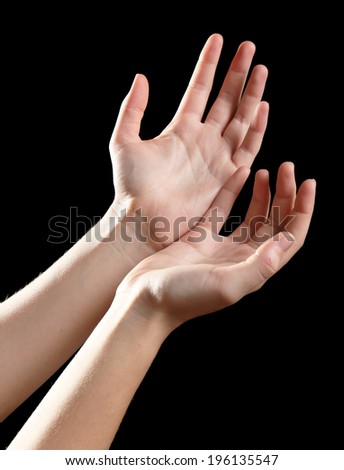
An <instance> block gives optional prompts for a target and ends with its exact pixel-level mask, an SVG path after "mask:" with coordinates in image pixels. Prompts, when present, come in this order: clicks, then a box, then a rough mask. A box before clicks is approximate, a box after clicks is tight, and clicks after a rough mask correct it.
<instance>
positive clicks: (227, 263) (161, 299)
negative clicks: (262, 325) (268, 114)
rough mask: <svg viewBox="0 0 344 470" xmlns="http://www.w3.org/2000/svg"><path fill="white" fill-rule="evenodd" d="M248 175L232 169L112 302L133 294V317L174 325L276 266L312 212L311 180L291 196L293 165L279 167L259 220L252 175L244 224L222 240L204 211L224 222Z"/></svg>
mask: <svg viewBox="0 0 344 470" xmlns="http://www.w3.org/2000/svg"><path fill="white" fill-rule="evenodd" d="M248 174H249V170H248V169H247V168H245V167H242V168H240V169H239V170H238V171H237V172H236V173H235V174H234V175H233V176H232V178H231V180H230V181H229V182H228V184H227V185H226V186H225V187H224V188H223V190H221V192H220V193H219V195H218V197H217V199H216V200H215V201H214V203H213V205H212V208H210V210H209V211H208V213H207V214H206V216H205V218H204V219H203V220H202V221H201V222H200V223H199V224H198V225H197V226H196V227H195V228H194V229H193V230H191V231H190V232H189V233H187V234H185V235H184V236H183V237H182V238H181V239H180V240H179V241H177V242H174V243H173V244H172V245H170V246H168V247H167V248H165V249H163V250H162V251H159V252H158V253H155V254H153V255H152V256H150V257H149V258H146V259H145V260H143V261H142V262H141V263H140V264H139V265H137V266H136V267H135V268H134V269H133V270H132V271H131V272H130V273H129V274H128V275H127V277H126V278H125V279H124V281H123V282H122V284H121V285H120V287H119V289H118V291H117V295H116V298H117V299H119V301H120V302H121V298H122V299H125V298H132V297H133V295H134V296H135V297H136V298H138V299H140V301H141V306H142V305H144V308H139V311H140V312H141V314H142V312H147V315H149V316H150V317H151V315H155V316H158V317H160V318H163V321H164V322H167V323H168V324H170V325H171V327H172V328H174V327H176V326H178V325H180V324H181V323H183V322H185V321H187V320H189V319H191V318H194V317H197V316H199V315H202V314H206V313H209V312H213V311H216V310H219V309H221V308H224V307H226V306H229V305H232V304H233V303H235V302H237V301H238V300H240V299H241V298H242V297H243V296H245V295H247V294H249V293H251V292H253V291H255V290H257V289H259V288H260V287H261V286H262V285H263V284H264V283H265V282H266V281H267V280H268V279H269V278H270V277H271V276H273V275H274V274H275V273H276V272H277V271H278V270H279V269H281V268H282V267H283V266H284V265H285V264H286V263H287V262H288V261H289V260H290V259H291V258H292V257H293V256H294V255H295V253H296V252H297V251H298V250H299V248H300V247H301V246H302V244H303V242H304V240H305V237H306V234H307V232H308V228H309V224H310V221H311V217H312V212H313V207H314V199H315V182H314V180H306V181H304V182H303V184H302V185H301V187H300V188H299V190H298V192H297V195H296V183H295V176H294V166H293V164H292V163H284V164H282V165H281V167H280V169H279V173H278V177H277V185H276V195H275V197H274V200H273V203H272V209H271V211H270V215H269V218H268V219H266V217H267V214H268V212H269V206H270V190H269V176H268V172H267V171H266V170H260V171H259V172H258V173H257V174H256V178H255V184H254V190H253V196H252V199H251V203H250V206H249V209H248V212H247V215H246V218H245V221H244V222H243V223H242V224H241V225H240V227H238V228H237V229H236V230H235V231H234V232H233V233H232V234H231V235H230V236H229V237H220V236H219V235H218V230H219V229H220V225H218V227H214V224H212V223H211V220H210V216H211V215H212V214H214V213H213V212H212V211H213V209H217V211H218V213H217V216H218V217H219V219H220V218H221V217H222V218H224V220H225V218H226V216H227V214H228V212H229V210H230V209H231V207H232V206H233V203H234V201H235V199H236V196H237V195H238V194H239V192H240V190H241V188H242V186H243V184H244V182H245V180H246V178H247V176H248ZM276 208H279V209H276ZM263 220H265V223H264V222H263ZM201 235H202V236H201ZM201 238H202V240H201ZM117 296H118V297H117ZM123 302H124V300H123ZM152 312H153V313H152ZM156 312H159V313H160V314H161V315H156Z"/></svg>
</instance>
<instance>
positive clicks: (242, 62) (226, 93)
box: [206, 41, 256, 134]
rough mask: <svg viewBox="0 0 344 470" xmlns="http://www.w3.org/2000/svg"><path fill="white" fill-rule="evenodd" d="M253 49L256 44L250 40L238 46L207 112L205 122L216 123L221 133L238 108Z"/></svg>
mask: <svg viewBox="0 0 344 470" xmlns="http://www.w3.org/2000/svg"><path fill="white" fill-rule="evenodd" d="M255 50H256V46H255V45H254V44H253V43H252V42H250V41H246V42H243V43H242V44H241V45H240V46H239V49H238V51H237V53H236V55H235V56H234V59H233V61H232V63H231V65H230V67H229V70H228V73H227V76H226V78H225V80H224V82H223V85H222V88H221V90H220V93H219V96H218V97H217V99H216V101H215V103H214V104H213V106H212V108H211V110H210V112H209V114H208V117H207V119H206V122H208V123H211V124H215V125H217V126H218V127H219V129H220V132H221V134H222V133H223V131H224V130H225V129H226V127H227V125H228V123H229V122H230V120H231V119H232V118H233V116H234V114H235V111H236V110H237V108H238V105H239V101H240V98H241V94H242V91H243V89H244V86H245V82H246V79H247V75H248V71H249V69H250V66H251V63H252V59H253V56H254V53H255Z"/></svg>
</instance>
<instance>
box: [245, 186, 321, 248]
mask: <svg viewBox="0 0 344 470" xmlns="http://www.w3.org/2000/svg"><path fill="white" fill-rule="evenodd" d="M315 189H316V184H315V181H314V180H306V181H304V182H303V183H302V185H301V186H300V189H299V191H298V193H297V196H296V200H295V204H294V208H293V210H291V211H290V213H289V214H287V215H286V216H285V217H284V218H283V219H282V220H279V221H278V223H277V222H276V221H275V222H276V223H275V226H273V224H272V223H271V221H270V223H269V224H267V225H264V226H263V227H261V228H260V229H259V230H258V231H257V232H256V233H255V236H254V239H252V240H251V241H249V245H251V246H253V247H254V246H258V245H259V244H262V243H263V242H265V241H266V240H267V239H269V238H271V237H273V236H274V235H275V234H276V233H278V232H277V227H278V225H279V227H280V231H283V232H284V233H285V236H286V237H287V238H290V239H293V238H294V239H295V244H294V247H293V250H295V251H297V250H298V249H299V248H300V247H301V246H302V244H303V243H304V240H305V238H306V235H307V232H308V228H309V224H310V221H311V218H312V214H313V209H314V202H315Z"/></svg>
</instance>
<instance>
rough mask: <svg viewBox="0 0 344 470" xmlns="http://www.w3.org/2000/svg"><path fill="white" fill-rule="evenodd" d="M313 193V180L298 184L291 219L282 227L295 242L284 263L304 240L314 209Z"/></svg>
mask: <svg viewBox="0 0 344 470" xmlns="http://www.w3.org/2000/svg"><path fill="white" fill-rule="evenodd" d="M315 193H316V182H315V180H306V181H304V182H303V183H302V185H301V186H300V189H299V191H298V193H297V197H296V200H295V205H294V209H293V210H292V212H291V215H292V220H291V221H290V222H289V224H287V226H286V227H285V228H284V233H285V236H286V237H287V238H294V239H295V243H294V244H293V246H292V249H291V250H290V253H288V256H286V259H285V260H284V263H286V262H287V261H289V259H290V258H291V257H292V256H293V255H294V254H295V253H296V252H297V251H298V250H299V249H300V248H301V247H302V245H303V244H304V242H305V239H306V236H307V233H308V230H309V226H310V223H311V220H312V215H313V211H314V204H315Z"/></svg>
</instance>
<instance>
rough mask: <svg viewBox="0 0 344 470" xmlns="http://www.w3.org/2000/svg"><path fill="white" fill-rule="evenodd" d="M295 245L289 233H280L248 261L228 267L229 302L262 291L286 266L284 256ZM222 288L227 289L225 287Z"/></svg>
mask: <svg viewBox="0 0 344 470" xmlns="http://www.w3.org/2000/svg"><path fill="white" fill-rule="evenodd" d="M293 243H294V240H293V239H291V235H290V234H289V233H286V234H283V233H280V234H278V237H277V236H275V237H273V238H270V239H269V240H267V241H266V242H265V243H263V245H261V246H260V247H259V248H258V249H257V251H256V252H255V253H254V254H253V255H251V256H250V257H249V258H247V260H245V261H242V262H241V263H239V264H237V265H235V266H232V267H228V268H227V269H228V270H229V271H230V272H231V277H230V281H229V280H228V277H227V296H228V299H227V300H228V301H229V302H230V304H233V303H235V302H237V301H238V300H240V299H241V298H242V297H244V296H245V295H247V294H250V293H251V292H254V291H256V290H258V289H260V288H261V287H262V286H263V284H265V282H266V281H267V280H268V279H269V278H270V277H272V276H273V275H274V274H276V273H277V271H279V270H280V269H281V268H282V266H284V264H285V263H284V262H283V261H284V255H285V253H286V252H287V251H288V250H289V248H290V247H291V246H292V244H293ZM224 269H226V268H224ZM225 277H226V276H224V278H225ZM228 281H229V282H228ZM222 288H223V289H225V286H222Z"/></svg>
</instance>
